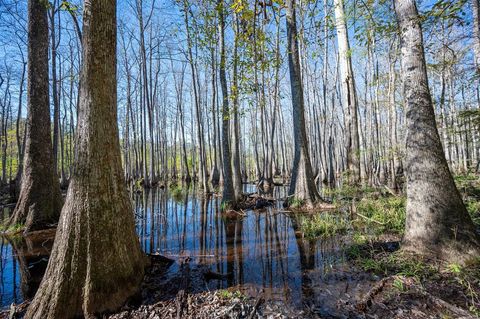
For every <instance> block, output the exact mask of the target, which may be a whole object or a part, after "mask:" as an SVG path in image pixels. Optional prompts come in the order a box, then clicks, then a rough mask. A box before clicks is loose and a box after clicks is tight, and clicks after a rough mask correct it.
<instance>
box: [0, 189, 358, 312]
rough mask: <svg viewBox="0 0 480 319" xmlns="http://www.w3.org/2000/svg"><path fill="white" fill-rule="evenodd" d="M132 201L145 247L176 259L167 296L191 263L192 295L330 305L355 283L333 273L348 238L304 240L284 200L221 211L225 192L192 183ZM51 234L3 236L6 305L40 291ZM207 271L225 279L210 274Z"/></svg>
mask: <svg viewBox="0 0 480 319" xmlns="http://www.w3.org/2000/svg"><path fill="white" fill-rule="evenodd" d="M244 191H245V192H246V193H248V192H253V191H254V187H253V186H251V185H245V189H244ZM285 196H286V188H284V187H276V188H275V190H274V194H273V197H274V198H285ZM132 199H133V205H134V210H135V219H136V230H137V233H138V234H139V240H140V242H141V245H142V248H143V249H144V251H145V252H146V253H149V254H161V255H164V256H167V257H169V258H171V259H173V260H175V263H174V264H173V265H172V266H170V268H169V269H168V271H167V273H166V274H164V275H163V276H161V277H162V278H161V281H162V284H163V285H165V287H166V288H165V292H164V293H163V296H162V297H164V298H170V297H172V296H173V295H174V294H175V292H176V290H174V289H173V288H172V287H173V286H174V285H175V283H178V281H179V280H180V279H179V278H181V277H182V276H184V275H185V272H184V268H183V267H182V264H183V263H185V261H188V265H189V269H190V268H191V269H192V271H191V272H189V273H188V276H191V279H190V284H189V291H190V292H192V293H193V292H200V291H205V290H214V289H220V288H227V287H232V286H233V287H235V288H236V289H240V290H243V291H245V292H248V293H250V294H255V293H259V291H262V292H263V293H264V294H265V295H266V296H267V297H270V298H272V299H278V300H283V301H286V302H288V303H290V304H292V305H302V303H303V302H305V300H306V299H309V298H313V297H315V299H322V300H323V301H322V303H325V298H328V296H330V295H332V294H335V295H341V294H343V293H344V290H345V289H348V282H349V281H353V280H355V279H353V277H352V278H345V277H342V278H336V277H335V276H338V274H336V275H335V276H333V275H332V272H331V270H332V269H334V268H337V269H341V267H342V265H343V264H344V261H345V255H344V254H345V253H344V247H345V245H346V243H345V242H344V241H345V238H344V237H340V236H339V237H335V238H330V239H327V240H320V239H316V240H307V239H305V238H304V236H303V233H302V231H301V229H299V224H300V222H299V220H298V218H297V217H296V215H294V214H291V213H289V212H287V211H284V209H283V207H282V205H281V204H282V203H281V201H279V202H277V204H275V205H276V206H274V207H270V208H268V209H264V210H260V211H245V212H241V213H239V214H237V213H230V214H228V215H227V216H225V215H224V214H222V213H221V212H220V201H221V198H218V197H216V196H213V197H209V198H208V199H207V198H205V197H203V196H199V195H198V194H196V190H195V189H193V188H186V187H185V188H182V189H181V190H179V189H177V191H176V192H175V193H174V194H170V193H169V191H168V190H167V189H152V190H146V191H144V192H138V193H133V194H132ZM46 240H47V239H46V238H40V239H38V238H37V239H35V240H30V241H29V243H26V242H25V240H21V239H19V240H18V241H17V242H16V243H12V241H11V240H10V241H8V240H6V239H3V240H2V246H1V248H2V249H1V257H2V258H1V278H2V282H1V286H0V298H1V302H2V304H1V305H2V308H5V307H8V306H9V305H10V304H11V303H12V302H15V303H18V302H21V301H22V299H23V296H27V297H28V296H31V295H33V293H34V291H35V290H36V288H37V287H38V284H39V282H40V279H41V276H42V274H43V271H44V269H45V266H46V255H47V254H48V249H49V247H51V241H52V239H50V240H49V242H48V244H46ZM206 273H207V274H208V273H213V274H216V275H217V276H220V277H221V278H215V279H214V280H205V276H203V275H205V274H206ZM202 274H203V275H202ZM202 276H203V277H202ZM345 276H347V275H345ZM339 281H342V282H343V284H342V285H343V286H342V287H338V282H339ZM346 282H347V287H345V283H346ZM169 289H171V290H172V294H171V295H169V293H168V291H169ZM332 306H333V305H332Z"/></svg>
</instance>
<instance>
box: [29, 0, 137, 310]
mask: <svg viewBox="0 0 480 319" xmlns="http://www.w3.org/2000/svg"><path fill="white" fill-rule="evenodd" d="M115 6H116V1H115V0H104V1H85V5H84V11H83V12H84V17H83V21H84V26H83V66H82V75H81V91H80V95H81V98H80V105H79V119H78V129H77V136H76V141H77V143H76V156H75V163H74V170H73V176H72V180H71V184H70V187H69V189H68V195H67V200H66V203H65V206H64V209H63V211H62V215H61V219H60V223H59V228H58V230H57V236H56V239H55V244H54V247H53V250H52V255H51V256H50V260H49V263H48V266H47V270H46V273H45V277H44V278H43V281H42V283H41V285H40V288H39V290H38V292H37V294H36V295H35V298H34V300H33V301H32V304H31V305H30V307H29V308H28V311H27V314H26V318H52V319H53V318H74V317H75V318H76V317H87V318H89V317H93V316H95V315H97V314H100V313H102V312H106V311H114V310H116V309H118V308H119V307H120V306H121V305H122V304H123V303H124V302H125V300H126V299H127V298H128V297H130V296H132V295H133V294H134V293H136V292H137V290H138V286H139V283H140V282H141V280H142V278H143V273H144V265H145V257H144V254H143V253H142V251H141V249H140V244H139V241H138V238H137V236H136V234H135V223H134V217H133V216H134V215H133V211H132V207H131V203H130V199H129V197H128V194H127V189H126V187H125V179H124V177H123V172H122V164H121V156H120V143H119V135H118V134H119V133H118V127H117V121H116V119H117V90H116V85H117V81H116V30H117V29H116V8H115Z"/></svg>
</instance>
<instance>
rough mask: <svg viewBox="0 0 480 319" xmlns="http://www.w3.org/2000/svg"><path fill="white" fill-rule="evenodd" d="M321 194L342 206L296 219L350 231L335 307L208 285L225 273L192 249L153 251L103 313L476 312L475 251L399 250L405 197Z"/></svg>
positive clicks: (479, 291)
mask: <svg viewBox="0 0 480 319" xmlns="http://www.w3.org/2000/svg"><path fill="white" fill-rule="evenodd" d="M456 182H457V186H458V188H459V190H460V192H461V193H462V196H463V198H464V201H465V203H466V205H467V208H468V210H469V213H470V214H471V216H472V219H473V220H474V222H475V223H476V224H477V225H478V226H479V229H480V180H479V178H478V176H462V177H457V178H456ZM324 196H325V197H328V198H330V199H331V200H332V201H333V203H334V204H335V205H337V206H338V207H339V208H340V210H341V211H343V213H344V214H340V215H339V216H340V217H338V216H335V218H331V217H328V216H331V215H326V213H315V214H312V213H309V215H308V216H307V217H305V218H301V219H300V224H301V230H302V231H301V233H302V234H301V236H302V238H307V239H308V238H317V237H327V236H332V235H334V234H335V233H337V234H340V236H348V237H349V238H350V239H349V242H350V244H349V246H348V248H347V249H346V252H345V255H346V260H345V267H344V268H342V269H332V270H331V272H332V273H331V274H330V275H331V276H332V277H334V278H336V279H335V280H337V281H338V283H339V284H338V285H337V286H338V287H342V288H341V289H340V291H337V292H330V291H327V293H328V294H327V296H329V297H327V298H330V299H331V300H330V301H329V304H330V305H334V306H333V308H332V307H330V308H329V307H324V306H323V304H322V300H320V299H319V298H325V295H321V296H320V297H318V296H317V297H316V298H312V300H307V301H304V302H303V305H302V306H301V307H298V306H294V305H291V304H289V303H287V302H284V301H282V300H278V299H275V298H272V297H271V293H269V292H267V291H265V290H263V289H252V290H245V287H236V286H231V287H229V288H228V289H221V290H208V286H207V285H206V284H205V282H206V281H208V280H225V276H228V274H220V273H213V272H211V271H210V270H209V268H208V267H205V266H204V265H203V266H202V265H198V264H194V263H191V262H190V260H189V257H185V258H183V259H182V258H181V259H179V260H171V259H169V258H166V257H163V256H160V255H150V257H151V260H152V264H151V267H149V269H148V270H147V273H146V276H145V279H144V281H143V283H142V286H141V290H140V293H139V294H138V295H137V296H136V297H135V298H133V299H132V300H130V301H129V302H128V303H127V304H126V305H125V306H124V307H123V308H122V309H121V310H120V311H119V312H117V313H115V314H109V315H103V317H102V318H105V319H107V318H110V319H126V318H140V319H143V318H144V319H154V318H405V319H407V318H413V319H417V318H418V319H420V318H422V319H423V318H480V259H479V260H478V261H472V263H471V264H467V265H459V264H455V263H453V264H452V263H450V264H446V263H444V262H442V261H440V260H428V259H422V258H419V257H417V256H412V255H409V254H407V253H405V252H403V251H402V250H401V249H400V240H401V237H402V232H403V228H404V218H405V209H404V208H405V199H404V198H403V197H399V196H394V195H392V194H390V192H389V191H388V190H385V189H362V190H355V189H348V188H343V189H340V190H335V191H330V192H329V193H326V194H324ZM345 207H347V208H345ZM344 208H345V209H344ZM344 215H348V221H346V220H345V219H343V217H341V216H344ZM347 230H348V231H347ZM367 230H368V231H367ZM372 230H373V231H372ZM173 263H177V264H178V267H179V269H180V271H178V273H177V275H176V276H175V277H174V278H169V280H168V281H165V280H164V278H163V276H164V273H166V271H167V269H169V267H171V266H172V264H173ZM349 278H355V281H353V282H352V281H350V280H349ZM349 285H356V287H352V286H349ZM205 287H207V289H205ZM327 290H328V289H327ZM28 303H29V302H28V301H25V302H24V303H22V304H20V305H16V306H12V307H11V309H10V310H6V311H3V312H1V313H0V318H21V317H22V315H23V314H24V311H25V309H26V308H27V306H28Z"/></svg>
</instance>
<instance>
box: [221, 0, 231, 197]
mask: <svg viewBox="0 0 480 319" xmlns="http://www.w3.org/2000/svg"><path fill="white" fill-rule="evenodd" d="M224 5H225V4H224V2H223V0H218V1H217V10H218V20H219V21H218V27H219V33H220V42H219V46H220V85H221V87H222V97H223V101H222V113H221V115H222V160H223V193H222V204H224V205H227V206H235V191H234V188H233V172H232V155H231V153H230V139H229V134H230V109H229V107H228V89H227V75H226V71H225V63H226V61H225V60H226V59H225V13H224V10H225V9H224Z"/></svg>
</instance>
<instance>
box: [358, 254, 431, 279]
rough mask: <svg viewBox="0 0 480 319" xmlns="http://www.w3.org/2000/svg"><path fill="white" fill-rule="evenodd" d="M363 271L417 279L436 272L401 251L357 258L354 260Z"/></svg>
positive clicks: (429, 266)
mask: <svg viewBox="0 0 480 319" xmlns="http://www.w3.org/2000/svg"><path fill="white" fill-rule="evenodd" d="M356 263H357V265H359V266H360V267H361V268H362V269H363V270H364V271H369V272H373V273H375V274H377V275H382V276H387V275H400V276H405V277H413V278H415V279H417V280H422V279H424V278H428V277H431V276H433V275H435V274H436V273H437V269H436V268H434V267H433V266H432V265H430V264H427V263H425V262H424V261H422V260H420V259H418V258H412V256H410V255H405V254H404V253H402V252H401V251H399V252H395V253H392V254H388V255H381V256H380V255H377V256H372V257H370V258H361V257H360V258H358V259H357V260H356Z"/></svg>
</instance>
